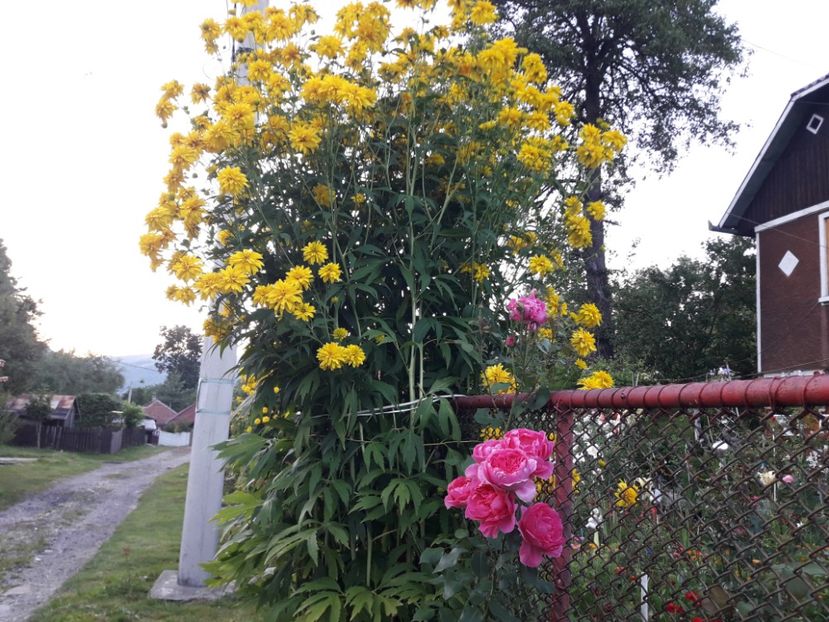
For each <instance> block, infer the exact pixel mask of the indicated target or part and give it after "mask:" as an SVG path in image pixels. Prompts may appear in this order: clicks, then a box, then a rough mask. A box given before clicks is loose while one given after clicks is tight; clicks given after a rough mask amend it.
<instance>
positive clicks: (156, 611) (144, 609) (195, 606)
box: [31, 465, 259, 622]
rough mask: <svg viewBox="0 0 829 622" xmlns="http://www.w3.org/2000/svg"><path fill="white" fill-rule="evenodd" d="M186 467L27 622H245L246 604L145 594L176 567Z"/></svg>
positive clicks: (162, 480)
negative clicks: (154, 597) (176, 600)
mask: <svg viewBox="0 0 829 622" xmlns="http://www.w3.org/2000/svg"><path fill="white" fill-rule="evenodd" d="M186 485H187V466H186V465H185V466H182V467H179V468H177V469H175V470H173V471H170V472H169V473H167V474H165V475H162V476H161V477H159V478H158V479H157V480H156V483H155V484H154V485H153V487H152V488H151V489H150V490H148V491H147V492H146V493H145V494H144V496H143V497H142V499H141V502H140V503H139V505H138V507H137V508H136V510H135V511H134V512H133V513H132V514H130V515H129V516H128V517H127V518H126V520H125V521H124V522H123V523H121V525H120V526H119V527H118V529H117V530H116V531H115V534H113V536H112V538H111V539H110V540H109V541H108V542H106V543H105V544H104V545H103V547H102V548H101V550H100V551H99V552H98V554H97V555H96V556H95V557H94V558H93V559H92V561H90V562H89V563H88V564H87V565H86V566H84V568H83V569H82V570H81V571H80V572H79V573H78V574H77V575H75V576H74V577H73V578H72V579H70V580H69V581H67V582H66V584H65V585H64V586H63V589H62V590H61V591H60V592H59V593H58V595H57V596H56V597H55V598H54V599H52V601H50V602H49V604H47V605H46V606H45V607H43V608H42V609H40V610H39V611H37V612H36V613H35V615H34V616H33V617H32V618H31V622H92V621H98V620H101V621H103V620H106V621H107V622H126V621H127V620H170V621H173V620H175V621H176V622H196V621H198V622H202V621H203V620H222V622H251V621H254V620H258V619H259V616H257V614H256V612H255V610H254V609H253V608H252V607H251V606H250V605H248V604H243V603H241V602H239V601H237V600H235V599H233V598H232V597H231V598H226V599H223V600H221V601H218V602H214V603H204V602H189V603H171V602H165V601H158V600H151V599H150V598H148V596H147V593H148V592H149V590H150V587H151V586H152V584H153V582H154V581H155V580H156V578H157V577H158V575H159V574H161V571H162V570H166V569H175V568H177V566H178V549H179V538H180V535H181V521H182V518H183V514H184V493H185V488H186Z"/></svg>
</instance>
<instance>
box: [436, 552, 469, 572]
mask: <svg viewBox="0 0 829 622" xmlns="http://www.w3.org/2000/svg"><path fill="white" fill-rule="evenodd" d="M463 552H464V549H462V548H461V547H459V546H456V547H453V548H452V550H451V551H449V552H448V553H444V554H443V555H442V556H441V558H440V561H439V562H438V565H437V566H435V572H436V573H437V572H443V571H444V570H446V569H447V568H452V567H453V566H455V565H456V564H457V563H458V559H460V556H461V553H463Z"/></svg>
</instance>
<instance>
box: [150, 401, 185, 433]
mask: <svg viewBox="0 0 829 622" xmlns="http://www.w3.org/2000/svg"><path fill="white" fill-rule="evenodd" d="M177 415H178V413H177V412H176V411H175V410H173V409H172V408H170V407H169V406H167V404H165V403H164V402H162V401H161V400H158V399H156V398H153V401H151V402H150V403H149V404H147V405H146V406H144V416H145V417H147V418H149V419H154V420H155V423H156V425H157V426H158V427H159V428H162V427H164V426H165V425H167V424H168V423H169V422H170V420H171V419H175V418H176V416H177Z"/></svg>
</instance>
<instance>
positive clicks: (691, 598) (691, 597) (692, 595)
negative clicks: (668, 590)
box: [685, 590, 700, 603]
mask: <svg viewBox="0 0 829 622" xmlns="http://www.w3.org/2000/svg"><path fill="white" fill-rule="evenodd" d="M699 599H700V596H699V594H697V593H696V592H694V591H693V590H691V591H690V592H685V600H687V601H688V602H689V603H695V602H697V601H699Z"/></svg>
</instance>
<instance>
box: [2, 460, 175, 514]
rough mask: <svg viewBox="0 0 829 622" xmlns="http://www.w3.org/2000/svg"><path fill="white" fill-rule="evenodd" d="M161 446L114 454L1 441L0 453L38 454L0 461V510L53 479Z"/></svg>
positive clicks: (42, 487)
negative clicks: (16, 460)
mask: <svg viewBox="0 0 829 622" xmlns="http://www.w3.org/2000/svg"><path fill="white" fill-rule="evenodd" d="M159 451H165V450H164V449H158V448H157V447H153V446H150V445H143V446H141V447H130V448H129V449H125V450H123V451H119V452H118V453H117V454H82V453H74V452H69V451H55V450H53V449H34V448H31V447H11V446H9V445H0V457H15V458H37V462H24V463H21V464H13V465H8V464H5V465H0V510H4V509H5V508H7V507H9V506H10V505H13V504H15V503H17V502H18V501H20V500H22V499H23V498H24V497H27V496H28V495H31V494H32V493H35V492H38V491H41V490H44V489H45V488H48V487H49V486H50V485H52V484H53V483H54V482H55V481H57V480H59V479H62V478H64V477H70V476H72V475H77V474H78V473H84V472H86V471H91V470H93V469H97V468H98V467H99V466H101V465H102V464H103V463H104V462H127V461H132V460H139V459H141V458H148V457H150V456H152V455H155V454H156V453H158V452H159Z"/></svg>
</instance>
